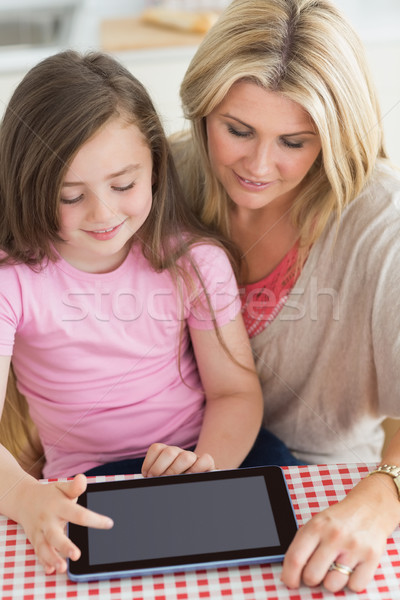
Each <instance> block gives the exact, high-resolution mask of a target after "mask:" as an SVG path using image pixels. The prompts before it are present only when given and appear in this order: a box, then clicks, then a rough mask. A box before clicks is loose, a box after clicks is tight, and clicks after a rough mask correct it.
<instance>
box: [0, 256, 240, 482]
mask: <svg viewBox="0 0 400 600" xmlns="http://www.w3.org/2000/svg"><path fill="white" fill-rule="evenodd" d="M191 253H192V256H193V258H194V259H195V260H196V262H197V265H198V267H199V270H200V272H201V274H202V277H203V279H204V283H205V285H206V289H207V290H208V293H209V294H210V296H211V300H212V304H213V307H214V309H215V311H216V318H217V322H218V324H219V325H220V326H221V325H224V324H226V323H227V322H228V321H229V320H231V319H233V318H235V316H236V315H237V312H238V311H239V310H240V301H239V298H238V290H237V286H236V282H235V278H234V275H233V272H232V269H231V267H230V264H229V261H228V259H227V257H226V255H225V253H224V252H223V251H222V250H221V249H219V248H216V247H214V246H211V245H198V246H196V247H194V248H193V249H192V251H191ZM0 271H1V280H2V285H1V289H0V354H2V355H7V356H8V355H12V356H13V358H12V362H13V365H14V369H15V372H16V376H17V379H18V385H19V389H20V391H21V392H22V393H23V394H24V395H25V396H26V398H27V400H28V403H29V408H30V413H31V416H32V419H33V421H34V422H35V423H36V425H37V427H38V431H39V435H40V438H41V441H42V444H43V447H44V449H45V453H46V466H45V469H44V476H45V477H64V476H68V475H73V474H75V473H78V472H82V471H85V470H87V469H90V468H91V467H94V466H97V465H99V464H102V463H104V462H109V461H114V460H118V459H124V458H128V457H135V456H144V455H145V454H146V451H147V449H148V447H149V445H150V444H151V443H153V442H157V441H159V442H164V443H167V444H174V445H178V446H182V447H189V446H192V445H195V444H196V442H197V439H198V435H199V432H200V427H201V424H202V419H203V410H204V393H203V390H202V388H201V383H200V380H199V375H198V372H197V367H196V364H195V360H194V357H193V352H192V349H191V346H190V336H189V330H188V326H189V327H193V328H196V329H211V328H212V327H213V324H212V322H211V318H210V314H209V310H208V308H205V307H204V303H202V301H203V300H204V295H203V292H202V289H201V288H200V284H199V283H198V281H197V280H195V286H194V288H192V289H190V290H188V289H187V288H186V287H185V285H182V288H183V306H182V307H181V308H182V311H180V310H179V305H180V299H179V295H178V293H177V291H176V286H175V284H174V283H173V281H172V278H171V276H170V275H169V273H168V272H167V271H164V272H162V273H156V272H155V271H154V270H153V269H152V268H151V267H150V266H149V263H148V262H147V261H146V260H145V258H144V257H143V255H142V253H141V251H140V250H139V249H137V248H136V249H133V250H132V251H131V252H130V253H129V255H128V257H127V258H126V260H125V262H124V263H123V264H122V265H121V266H120V267H119V268H118V269H116V270H115V271H113V272H111V273H106V274H92V273H84V272H82V271H79V270H77V269H75V268H74V267H72V266H71V265H70V264H68V263H67V262H65V261H64V260H62V259H61V260H59V261H58V262H57V263H49V264H48V265H47V266H46V267H45V268H44V269H43V270H42V271H40V272H35V271H33V270H32V269H30V268H29V267H27V266H26V265H17V266H8V267H2V268H1V269H0ZM182 319H183V320H184V321H185V322H186V323H185V326H184V328H183V338H182V345H181V353H180V369H181V373H182V376H183V379H184V381H185V383H184V382H183V381H182V379H181V377H180V373H179V368H178V361H177V356H178V343H179V333H180V327H181V320H182Z"/></svg>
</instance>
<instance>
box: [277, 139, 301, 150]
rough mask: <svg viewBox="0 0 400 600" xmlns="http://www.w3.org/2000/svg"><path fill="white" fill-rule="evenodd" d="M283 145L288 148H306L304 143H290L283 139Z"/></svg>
mask: <svg viewBox="0 0 400 600" xmlns="http://www.w3.org/2000/svg"><path fill="white" fill-rule="evenodd" d="M282 143H283V145H284V146H286V147H287V148H303V146H304V142H290V141H289V140H286V139H285V138H282Z"/></svg>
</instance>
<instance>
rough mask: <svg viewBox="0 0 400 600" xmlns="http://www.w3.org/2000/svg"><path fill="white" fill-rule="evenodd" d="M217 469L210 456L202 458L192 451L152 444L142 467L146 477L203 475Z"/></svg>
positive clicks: (202, 456)
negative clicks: (185, 474)
mask: <svg viewBox="0 0 400 600" xmlns="http://www.w3.org/2000/svg"><path fill="white" fill-rule="evenodd" d="M213 469H215V464H214V459H213V458H212V456H210V454H201V455H200V456H199V455H197V454H195V453H194V452H191V451H190V450H183V449H182V448H178V446H167V445H166V444H152V445H151V446H150V448H149V449H148V451H147V454H146V458H145V459H144V462H143V466H142V475H143V476H144V477H158V476H160V475H178V474H180V473H203V472H204V471H212V470H213Z"/></svg>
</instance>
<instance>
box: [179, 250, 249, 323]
mask: <svg viewBox="0 0 400 600" xmlns="http://www.w3.org/2000/svg"><path fill="white" fill-rule="evenodd" d="M191 259H192V261H193V263H194V265H195V267H196V270H197V272H198V275H197V274H196V270H195V269H193V268H191V269H190V278H191V282H190V284H189V285H188V283H186V286H185V290H186V295H185V309H186V311H187V313H186V320H187V324H188V325H189V327H193V328H194V329H213V328H214V323H215V324H216V325H218V327H222V326H223V325H226V324H227V323H228V322H229V321H233V320H235V318H236V316H237V314H238V312H239V311H240V297H239V291H238V287H237V283H236V278H235V275H234V272H233V269H232V266H231V264H230V262H229V259H228V257H227V255H226V253H225V251H224V250H223V249H222V248H219V247H218V246H213V245H211V244H199V245H197V246H194V247H193V248H192V249H191Z"/></svg>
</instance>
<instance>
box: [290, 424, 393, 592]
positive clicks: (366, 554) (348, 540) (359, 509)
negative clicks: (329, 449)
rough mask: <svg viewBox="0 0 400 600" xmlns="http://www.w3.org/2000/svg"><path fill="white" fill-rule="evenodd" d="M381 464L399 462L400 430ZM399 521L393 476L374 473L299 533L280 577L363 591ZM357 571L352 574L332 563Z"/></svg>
mask: <svg viewBox="0 0 400 600" xmlns="http://www.w3.org/2000/svg"><path fill="white" fill-rule="evenodd" d="M381 464H388V465H399V466H400V430H399V431H398V432H397V434H396V435H395V436H394V437H393V440H392V442H391V443H390V445H389V447H388V449H387V451H386V452H385V455H384V457H383V459H382V462H381ZM399 522H400V499H399V494H398V491H397V488H396V485H395V483H394V482H393V480H392V478H391V477H390V476H389V475H384V474H374V475H371V477H366V478H365V479H363V480H362V481H360V483H358V484H357V485H356V486H355V487H354V488H353V489H352V490H350V492H349V493H348V494H347V496H346V497H345V498H344V499H343V500H342V501H341V502H338V503H337V504H334V505H332V506H330V507H329V508H327V509H326V510H324V511H322V512H321V513H318V514H317V515H316V516H315V517H313V518H312V519H311V520H310V521H308V523H306V525H304V526H303V527H301V529H300V530H299V531H298V533H297V535H296V536H295V538H294V540H293V542H292V544H291V546H290V547H289V550H288V551H287V553H286V557H285V560H284V563H283V570H282V577H281V578H282V581H283V582H284V583H285V584H286V585H287V586H288V587H290V588H297V587H299V585H300V583H301V581H304V583H305V584H306V585H309V586H315V585H319V584H320V583H323V585H324V586H325V588H326V589H327V590H329V591H331V592H337V591H339V590H340V589H342V588H343V587H344V586H346V585H347V587H348V588H349V589H350V590H352V591H354V592H361V591H362V590H364V589H365V587H366V585H367V584H368V583H369V581H370V580H371V579H372V577H373V575H374V572H375V571H376V569H377V567H378V565H379V562H380V560H381V557H382V553H383V552H384V550H385V546H386V540H387V538H388V537H389V536H390V534H391V533H392V532H393V530H394V529H395V528H396V526H397V525H398V524H399ZM334 561H336V562H337V563H341V564H344V565H346V566H348V567H350V568H352V569H354V573H352V574H351V575H350V577H348V576H347V575H345V574H343V573H340V572H338V571H336V570H334V571H329V566H330V565H331V564H332V562H334Z"/></svg>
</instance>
